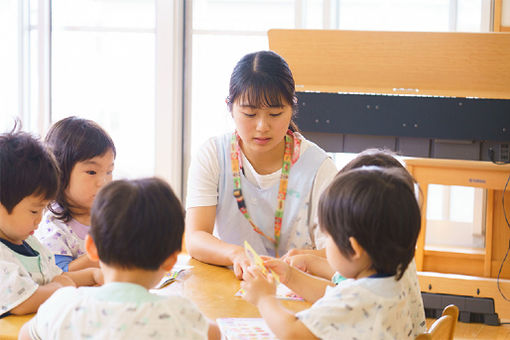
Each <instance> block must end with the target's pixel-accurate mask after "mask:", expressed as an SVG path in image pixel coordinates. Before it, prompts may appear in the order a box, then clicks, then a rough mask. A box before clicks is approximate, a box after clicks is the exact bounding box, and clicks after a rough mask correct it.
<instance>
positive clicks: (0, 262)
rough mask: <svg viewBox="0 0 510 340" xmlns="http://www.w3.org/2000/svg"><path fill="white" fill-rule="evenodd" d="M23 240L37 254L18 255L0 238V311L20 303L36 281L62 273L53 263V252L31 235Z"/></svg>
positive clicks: (29, 294) (34, 287) (44, 282)
mask: <svg viewBox="0 0 510 340" xmlns="http://www.w3.org/2000/svg"><path fill="white" fill-rule="evenodd" d="M25 242H26V243H28V245H29V246H30V247H31V248H32V249H34V250H35V251H37V252H38V253H39V256H37V257H29V256H23V255H19V254H17V253H15V252H14V251H13V250H11V249H10V248H9V247H7V246H6V245H4V244H3V243H1V242H0V314H4V313H6V312H8V311H10V310H11V309H13V308H15V307H16V306H18V305H20V304H21V303H22V302H24V301H25V300H26V299H28V298H29V297H30V296H32V294H34V293H35V291H36V290H37V288H38V287H39V285H45V284H48V283H50V282H51V281H52V280H53V278H54V277H55V276H57V275H60V274H61V273H62V270H61V269H60V268H59V267H57V266H56V265H55V258H54V257H53V254H52V253H51V252H50V251H49V250H48V249H46V247H44V246H43V245H42V244H41V243H40V242H39V241H38V240H37V239H36V238H35V237H33V236H29V237H28V238H27V239H26V240H25Z"/></svg>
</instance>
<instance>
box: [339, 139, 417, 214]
mask: <svg viewBox="0 0 510 340" xmlns="http://www.w3.org/2000/svg"><path fill="white" fill-rule="evenodd" d="M396 157H397V156H396V155H395V154H394V153H393V151H391V150H387V149H366V150H364V151H362V152H360V153H359V154H358V155H357V156H356V157H355V158H354V159H352V160H351V161H350V162H349V163H347V164H346V165H345V166H344V167H343V168H342V169H340V171H339V172H338V174H343V173H344V172H347V171H350V170H352V169H357V168H361V167H364V166H378V167H381V168H398V169H403V170H405V171H406V172H407V169H406V168H405V167H404V165H403V164H402V163H401V162H400V161H399V160H398V159H397V158H396ZM406 177H407V179H408V184H409V186H410V187H411V188H413V190H414V189H415V184H416V181H415V179H414V178H413V177H412V176H411V175H410V174H409V176H406ZM416 188H417V192H418V193H419V194H421V192H420V189H419V187H418V186H417V187H416ZM418 198H419V200H421V196H419V195H418ZM418 204H419V205H420V206H421V203H420V201H419V202H418Z"/></svg>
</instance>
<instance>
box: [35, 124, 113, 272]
mask: <svg viewBox="0 0 510 340" xmlns="http://www.w3.org/2000/svg"><path fill="white" fill-rule="evenodd" d="M46 143H47V144H48V146H49V148H50V149H51V150H52V152H53V154H54V155H55V158H56V159H57V163H58V165H59V167H60V170H61V172H60V183H61V186H60V188H59V190H58V192H57V195H56V200H55V202H53V203H52V204H51V205H50V206H49V211H48V212H47V213H46V214H45V215H44V217H43V220H42V223H41V225H40V228H39V229H38V230H37V232H36V233H35V236H36V237H37V238H38V239H39V240H40V241H41V243H42V244H44V245H45V246H46V247H48V248H49V249H50V250H51V251H52V252H53V254H54V255H55V260H56V263H57V266H59V267H60V268H61V269H62V270H63V271H65V272H67V271H74V270H79V269H83V268H88V267H98V264H97V262H93V261H90V260H89V259H88V257H87V256H86V255H85V236H86V235H87V233H88V232H89V230H90V209H91V207H92V203H93V201H94V197H95V196H96V194H97V192H98V191H99V189H101V187H103V186H104V185H105V184H107V183H108V182H110V181H111V180H112V172H113V168H114V160H115V156H116V149H115V145H114V144H113V140H112V139H111V137H110V136H109V135H108V133H107V132H106V131H105V130H104V129H103V128H101V127H100V126H99V125H98V124H97V123H96V122H94V121H91V120H88V119H83V118H79V117H67V118H64V119H61V120H59V121H58V122H56V123H55V124H53V125H52V127H51V128H50V130H49V131H48V133H47V134H46Z"/></svg>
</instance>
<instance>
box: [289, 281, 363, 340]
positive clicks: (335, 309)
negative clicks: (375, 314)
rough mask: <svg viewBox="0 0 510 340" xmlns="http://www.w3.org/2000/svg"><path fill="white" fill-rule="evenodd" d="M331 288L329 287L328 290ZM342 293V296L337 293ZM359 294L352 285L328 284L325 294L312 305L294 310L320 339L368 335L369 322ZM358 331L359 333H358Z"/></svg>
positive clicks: (361, 337)
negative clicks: (350, 287) (330, 285)
mask: <svg viewBox="0 0 510 340" xmlns="http://www.w3.org/2000/svg"><path fill="white" fill-rule="evenodd" d="M329 290H331V291H329ZM340 296H341V297H340ZM360 300H361V298H360V295H359V294H358V293H356V292H355V291H352V290H351V289H347V290H341V289H338V287H336V288H330V287H328V289H327V292H326V295H325V296H324V297H323V298H322V299H320V300H318V301H317V302H316V303H315V304H313V306H312V307H310V308H309V309H307V310H304V311H302V312H299V313H297V314H296V316H297V318H298V319H299V320H300V321H301V322H303V324H304V325H305V326H306V327H307V328H308V329H309V330H310V331H311V332H312V333H313V334H314V335H315V336H317V337H319V338H321V339H338V338H340V337H342V338H346V339H347V338H349V339H350V338H351V337H352V338H360V339H364V338H367V334H365V335H364V336H363V332H364V331H368V327H369V326H370V325H366V323H365V322H364V319H366V320H367V321H368V318H367V317H368V316H366V315H365V314H367V313H368V311H367V309H364V308H363V307H360V304H362V302H361V303H360ZM360 332H361V333H360Z"/></svg>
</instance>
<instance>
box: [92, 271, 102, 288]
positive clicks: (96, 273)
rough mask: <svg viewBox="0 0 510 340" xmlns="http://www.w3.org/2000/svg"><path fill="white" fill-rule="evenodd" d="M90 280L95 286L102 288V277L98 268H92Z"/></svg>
mask: <svg viewBox="0 0 510 340" xmlns="http://www.w3.org/2000/svg"><path fill="white" fill-rule="evenodd" d="M92 269H93V272H92V278H93V279H94V282H95V283H96V284H95V286H102V285H103V284H104V276H103V272H102V271H101V269H99V268H92Z"/></svg>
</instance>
